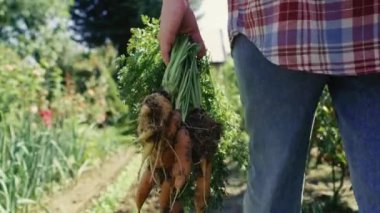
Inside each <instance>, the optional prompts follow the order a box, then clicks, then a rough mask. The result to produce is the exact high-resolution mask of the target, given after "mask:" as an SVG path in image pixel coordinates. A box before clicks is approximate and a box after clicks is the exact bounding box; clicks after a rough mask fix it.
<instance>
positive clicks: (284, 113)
mask: <svg viewBox="0 0 380 213" xmlns="http://www.w3.org/2000/svg"><path fill="white" fill-rule="evenodd" d="M232 54H233V58H234V62H235V68H236V73H237V76H238V83H239V87H240V94H241V100H242V103H243V107H244V112H245V121H246V129H247V131H248V133H249V136H250V145H249V153H250V169H249V173H248V189H247V192H246V194H245V197H244V204H243V206H244V207H243V208H244V212H247V213H248V212H249V213H252V212H254V213H261V212H262V213H267V212H279V213H287V212H292V213H293V212H300V208H301V196H302V186H303V179H304V169H305V162H306V157H307V151H308V145H309V139H310V131H311V127H312V122H313V117H314V111H315V108H316V105H317V103H318V100H319V97H320V95H321V92H322V90H323V87H324V85H325V83H326V81H327V78H328V77H327V76H322V75H314V74H310V73H305V72H300V71H290V70H285V69H282V68H280V67H279V66H276V65H274V64H272V63H270V62H269V61H268V60H266V58H265V57H264V56H263V55H262V54H261V53H260V51H259V50H258V49H257V48H256V46H255V45H254V44H253V43H251V42H250V41H249V40H248V39H247V38H246V37H245V36H243V35H239V36H238V37H237V38H235V40H234V45H233V50H232Z"/></svg>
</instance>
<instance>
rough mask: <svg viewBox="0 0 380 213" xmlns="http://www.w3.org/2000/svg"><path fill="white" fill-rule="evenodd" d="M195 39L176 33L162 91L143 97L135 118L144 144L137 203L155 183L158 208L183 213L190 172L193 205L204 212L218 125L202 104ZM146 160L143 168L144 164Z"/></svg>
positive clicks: (138, 203) (143, 198)
mask: <svg viewBox="0 0 380 213" xmlns="http://www.w3.org/2000/svg"><path fill="white" fill-rule="evenodd" d="M198 50H199V47H198V45H197V44H195V43H193V42H191V41H190V39H189V37H188V36H185V35H183V36H179V37H178V38H177V39H176V42H175V44H174V47H173V49H172V54H171V61H170V63H169V64H168V66H167V68H166V70H165V74H164V78H163V81H162V86H163V91H160V92H155V93H153V94H150V95H148V96H146V97H145V99H144V100H143V102H142V104H141V107H140V112H139V117H138V127H137V133H138V141H139V143H140V144H141V145H142V147H143V151H142V159H143V160H142V165H141V168H140V170H141V169H142V168H144V171H143V173H142V175H140V173H141V171H139V176H140V183H139V186H138V189H137V193H136V205H137V208H138V210H139V212H140V210H141V208H142V205H143V204H144V202H145V200H146V199H147V197H148V196H149V194H150V192H151V191H152V189H153V188H154V187H155V186H159V188H160V193H159V204H160V209H161V212H183V208H182V205H181V204H180V202H179V201H178V198H179V197H180V194H181V191H182V190H183V188H184V187H185V185H186V183H187V182H188V180H189V177H190V175H191V174H193V175H194V177H195V180H196V181H195V195H194V208H195V211H196V212H203V211H204V209H205V207H206V206H207V198H208V197H209V195H210V182H211V171H212V170H211V161H212V156H213V154H214V153H215V152H216V150H217V145H218V142H219V140H220V138H221V134H222V127H221V125H220V124H219V123H217V122H216V121H214V120H213V119H212V118H210V117H209V116H208V114H207V112H205V111H204V110H202V109H201V98H202V97H201V87H200V78H199V72H198V69H197V59H196V55H197V52H198ZM145 162H146V167H144V163H145Z"/></svg>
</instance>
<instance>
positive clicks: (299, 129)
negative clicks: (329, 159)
mask: <svg viewBox="0 0 380 213" xmlns="http://www.w3.org/2000/svg"><path fill="white" fill-rule="evenodd" d="M228 6H229V21H228V26H229V36H230V39H231V46H232V56H233V58H234V62H235V67H236V73H237V76H238V80H239V87H240V92H241V100H242V103H243V106H244V111H245V119H246V128H247V130H248V133H249V135H250V145H249V150H250V170H249V174H248V189H247V192H246V194H245V197H244V202H243V203H244V205H243V206H244V207H243V208H244V212H255V213H256V212H258V213H261V212H262V213H266V212H279V213H287V212H291V213H293V212H300V209H301V196H302V188H303V181H304V170H305V162H306V157H307V151H308V146H309V137H310V132H311V129H312V123H313V117H314V111H315V109H316V106H317V103H318V99H319V97H320V96H321V93H322V90H323V88H324V87H325V86H326V85H327V86H328V89H329V92H330V94H331V96H332V99H333V104H334V107H335V110H336V114H337V117H338V123H339V128H340V132H341V135H342V137H343V141H344V148H345V151H346V154H347V157H348V161H349V168H350V174H351V179H352V183H353V189H354V194H355V197H356V200H357V202H358V205H359V210H360V212H362V213H376V212H377V213H379V212H380V74H379V73H380V3H379V2H378V1H376V0H345V1H340V0H329V1H327V0H325V1H317V0H279V1H274V0H228ZM178 33H188V34H190V35H191V36H192V38H193V39H194V40H195V41H196V42H198V43H199V44H201V45H202V50H201V51H200V56H202V55H204V53H205V48H204V44H203V41H202V38H201V36H200V34H199V30H198V26H197V23H196V19H195V17H194V14H193V12H192V11H191V10H190V9H189V6H188V2H187V1H186V0H163V6H162V11H161V26H160V33H159V40H160V45H161V53H162V56H163V58H164V61H165V62H166V63H168V61H169V55H170V49H171V46H172V44H173V42H174V39H175V37H176V35H177V34H178Z"/></svg>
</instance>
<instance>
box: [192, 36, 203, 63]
mask: <svg viewBox="0 0 380 213" xmlns="http://www.w3.org/2000/svg"><path fill="white" fill-rule="evenodd" d="M191 38H192V39H193V40H194V41H195V42H196V43H198V44H199V45H200V47H201V48H200V50H199V52H198V58H202V57H203V56H205V54H206V46H205V44H204V42H203V39H202V36H201V34H200V33H199V31H197V32H195V33H193V34H191Z"/></svg>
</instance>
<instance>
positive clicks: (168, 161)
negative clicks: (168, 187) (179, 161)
mask: <svg viewBox="0 0 380 213" xmlns="http://www.w3.org/2000/svg"><path fill="white" fill-rule="evenodd" d="M168 146H171V145H170V144H168ZM174 162H175V157H174V152H173V150H172V148H169V147H166V149H165V150H164V151H163V152H162V155H161V162H160V163H161V164H160V165H161V166H160V167H162V168H164V169H165V170H169V171H171V169H172V167H173V164H174Z"/></svg>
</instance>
